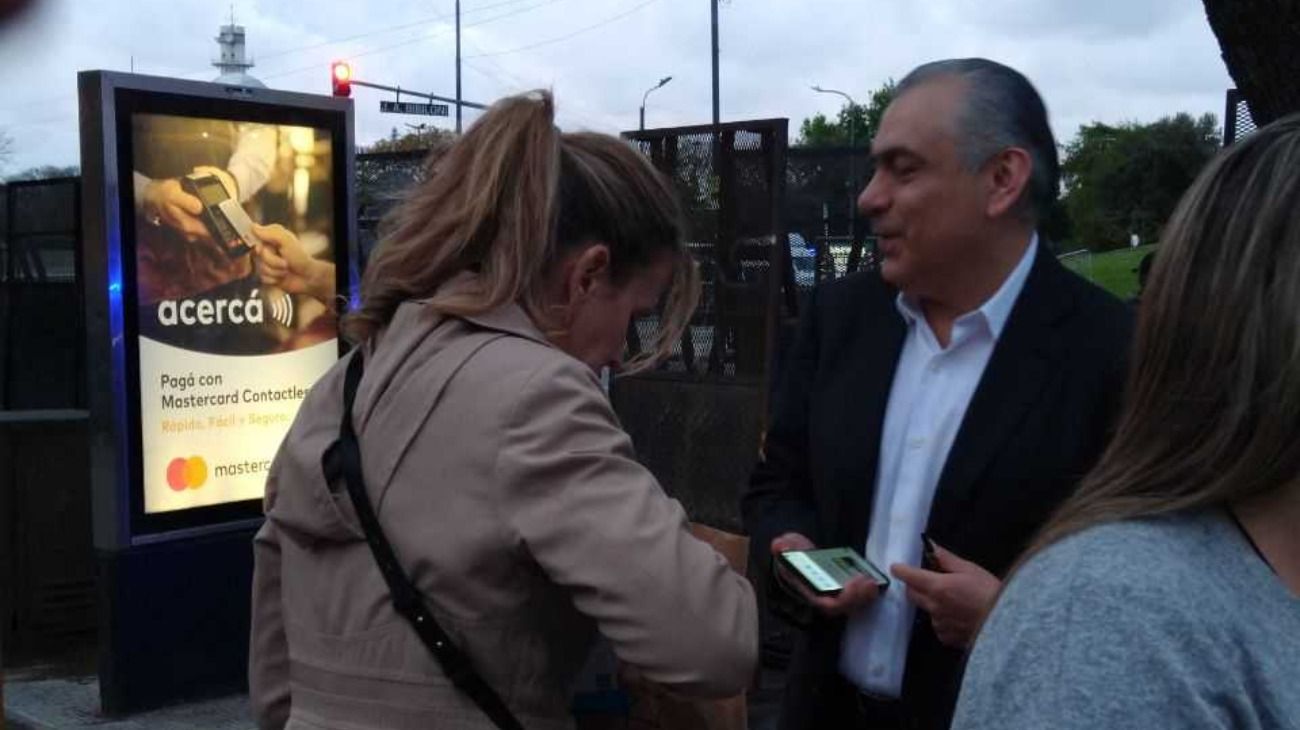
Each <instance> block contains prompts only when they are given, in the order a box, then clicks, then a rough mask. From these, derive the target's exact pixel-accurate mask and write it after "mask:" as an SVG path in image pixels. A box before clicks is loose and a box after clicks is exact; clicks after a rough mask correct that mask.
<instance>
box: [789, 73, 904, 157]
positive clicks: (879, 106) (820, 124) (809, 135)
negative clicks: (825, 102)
mask: <svg viewBox="0 0 1300 730" xmlns="http://www.w3.org/2000/svg"><path fill="white" fill-rule="evenodd" d="M895 87H896V84H894V80H893V79H890V80H888V81H886V82H885V83H884V84H883V85H881V87H880V88H878V89H876V90H875V91H873V92H871V100H870V101H868V102H867V103H866V104H850V103H848V102H845V103H844V106H843V107H841V108H840V111H839V114H838V115H837V116H836V118H835V121H831V120H829V119H827V118H826V115H825V114H822V113H820V112H818V113H817V114H814V115H813V116H811V117H809V118H808V119H805V120H803V122H802V123H801V124H800V125H799V139H798V141H796V142H795V146H796V147H848V146H849V122H850V120H851V121H852V123H853V127H852V131H853V135H852V136H853V144H854V146H856V147H867V146H869V145H870V144H871V138H872V137H875V136H876V130H877V129H879V128H880V118H881V117H882V116H884V115H885V109H886V108H887V107H888V106H889V103H890V102H891V101H893V100H894V93H895Z"/></svg>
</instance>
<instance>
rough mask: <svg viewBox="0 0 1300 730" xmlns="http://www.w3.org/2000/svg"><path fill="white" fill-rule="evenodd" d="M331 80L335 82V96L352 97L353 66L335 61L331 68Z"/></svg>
mask: <svg viewBox="0 0 1300 730" xmlns="http://www.w3.org/2000/svg"><path fill="white" fill-rule="evenodd" d="M330 80H331V81H333V82H334V95H335V96H352V65H351V64H349V63H346V62H344V61H335V62H334V63H333V65H331V66H330Z"/></svg>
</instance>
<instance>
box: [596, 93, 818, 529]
mask: <svg viewBox="0 0 1300 730" xmlns="http://www.w3.org/2000/svg"><path fill="white" fill-rule="evenodd" d="M786 130H787V122H786V120H784V119H774V120H761V121H752V122H735V123H729V124H723V125H719V126H717V127H714V126H698V127H678V128H670V129H656V130H644V131H638V132H627V133H625V134H624V137H625V138H626V139H628V140H629V141H630V142H631V143H632V144H634V145H636V146H637V147H638V148H640V149H641V151H642V152H643V153H644V154H645V155H646V156H647V157H648V158H649V159H650V160H651V162H652V163H653V164H654V165H655V167H657V168H658V169H659V170H661V171H662V172H663V173H664V174H665V175H667V176H668V177H669V179H671V180H672V181H673V184H674V185H675V186H676V188H677V190H678V194H679V195H680V197H681V199H682V200H683V202H684V204H685V207H686V209H687V217H688V228H687V246H688V248H689V250H690V251H691V253H692V254H693V255H694V256H695V258H696V261H697V262H698V264H699V266H700V273H701V278H702V279H703V285H704V290H703V294H702V300H701V305H700V307H699V308H698V309H697V311H696V313H695V316H694V318H693V319H692V321H691V323H690V325H689V327H688V328H687V331H686V332H685V333H684V334H683V336H682V338H681V339H680V341H678V342H677V343H675V344H674V346H673V350H672V354H671V357H670V358H669V359H668V360H667V361H665V362H664V363H663V364H662V365H661V366H660V367H659V369H658V370H655V371H653V372H648V373H643V374H638V375H635V376H629V377H620V378H617V379H615V381H614V384H613V386H612V388H611V397H612V399H613V403H614V408H615V410H616V411H617V412H618V414H619V417H620V418H621V419H622V421H623V425H624V427H625V428H626V429H627V430H628V433H629V434H631V436H632V440H633V442H634V443H635V444H636V446H637V450H638V458H640V459H641V461H642V463H644V464H645V465H646V466H647V467H648V468H649V469H650V470H651V471H652V472H654V474H655V475H656V477H657V478H658V479H659V481H660V483H662V484H663V485H664V487H665V488H666V489H667V490H668V491H669V492H670V493H672V494H673V495H674V496H676V497H677V498H678V499H680V500H681V501H682V502H683V504H684V505H685V506H686V509H687V511H688V513H689V514H690V515H691V517H692V519H695V520H697V521H700V522H705V523H708V524H711V525H714V526H716V527H721V528H724V529H730V530H738V529H739V515H738V511H737V505H738V502H739V493H740V489H741V488H742V487H743V485H744V484H745V482H746V480H747V478H748V474H749V470H750V469H751V468H752V466H753V463H754V460H755V458H756V457H757V454H758V448H759V443H760V441H761V438H762V428H763V419H764V412H765V409H766V401H767V389H766V381H767V376H768V371H769V367H770V365H771V363H772V361H773V354H774V349H775V347H776V340H777V338H776V332H777V323H778V321H779V319H780V317H781V313H782V309H784V308H785V306H786V304H785V302H784V298H783V297H782V292H793V291H794V283H793V275H792V271H793V270H792V267H791V263H790V248H789V245H788V243H787V238H786V231H785V222H784V215H785V207H784V204H783V203H784V197H785V183H786V175H785V173H786V151H787V150H786ZM658 325H659V322H658V318H657V317H654V316H651V317H646V318H643V319H640V320H637V321H636V322H634V323H633V325H632V328H631V331H630V332H629V337H628V341H629V348H630V349H631V350H632V352H633V354H635V353H636V352H637V351H639V349H640V348H641V347H643V346H644V344H645V343H646V342H648V341H649V339H650V338H651V337H653V336H654V333H655V331H656V330H657V328H658Z"/></svg>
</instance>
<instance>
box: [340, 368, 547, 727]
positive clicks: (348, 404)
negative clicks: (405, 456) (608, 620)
mask: <svg viewBox="0 0 1300 730" xmlns="http://www.w3.org/2000/svg"><path fill="white" fill-rule="evenodd" d="M364 367H365V366H364V364H363V361H362V352H361V349H360V348H357V350H356V352H355V353H353V355H352V361H351V362H349V363H348V369H347V375H346V376H345V378H344V381H343V422H342V423H341V424H340V425H339V439H338V441H336V442H334V444H333V445H332V446H330V448H329V450H328V451H326V453H325V458H324V467H325V474H326V477H327V478H329V477H332V476H335V475H338V474H339V472H340V471H341V472H342V476H343V478H344V481H345V482H346V484H347V489H348V496H350V497H351V498H352V506H353V507H354V508H355V509H356V511H357V519H358V520H360V521H361V529H362V530H363V531H364V532H365V533H366V543H367V544H369V545H370V552H372V553H374V556H375V562H376V563H378V564H379V572H380V573H382V574H383V576H384V582H386V583H387V584H388V591H389V593H390V594H391V595H392V598H393V608H395V609H396V610H397V613H399V614H401V616H402V618H405V619H406V620H407V622H408V623H410V624H411V627H412V628H414V629H415V633H416V634H417V635H419V637H420V641H422V642H424V645H425V646H426V647H428V649H429V652H430V653H432V654H433V656H434V658H435V659H437V660H438V664H440V665H441V666H442V671H443V673H445V674H446V675H447V677H448V678H449V679H451V681H452V684H454V685H456V688H457V689H459V690H460V691H461V692H464V693H465V694H466V695H468V696H469V698H470V699H472V700H474V704H476V705H478V706H479V709H481V710H482V711H483V712H484V714H486V715H487V716H488V718H489V719H491V720H492V723H493V724H495V725H496V726H497V727H498V728H500V729H501V730H523V725H520V724H519V721H518V720H516V719H515V716H514V715H513V714H512V713H511V712H510V708H508V707H506V704H505V702H503V701H502V700H501V697H500V696H499V695H498V694H497V693H496V691H495V690H493V689H492V687H491V685H489V684H488V683H487V681H485V680H484V679H483V677H482V676H481V675H479V673H478V671H476V670H475V669H474V665H473V663H471V662H470V659H469V657H468V656H467V655H466V654H465V653H464V652H462V651H461V650H460V649H458V648H457V647H456V645H455V644H453V643H452V641H451V639H450V638H449V637H448V636H447V633H446V632H445V631H443V630H442V627H441V626H439V625H438V622H436V621H434V620H433V615H432V614H430V613H429V610H428V609H427V608H426V607H425V605H424V601H423V599H422V598H421V597H420V593H419V591H417V590H416V588H415V586H414V585H412V584H411V579H410V578H408V577H407V576H406V573H405V572H404V571H403V570H402V567H401V565H400V564H399V563H398V562H397V555H396V554H395V553H394V552H393V546H392V545H391V544H389V542H388V538H387V537H385V536H384V531H383V529H381V528H380V526H379V519H378V518H377V517H376V516H375V510H374V508H373V507H371V505H370V498H369V497H368V496H367V495H366V486H365V481H364V480H363V479H362V476H361V446H360V444H359V443H358V442H357V435H356V432H355V431H354V430H353V428H352V403H353V401H354V400H355V399H356V396H357V385H358V384H359V383H360V382H361V375H362V372H363V370H364Z"/></svg>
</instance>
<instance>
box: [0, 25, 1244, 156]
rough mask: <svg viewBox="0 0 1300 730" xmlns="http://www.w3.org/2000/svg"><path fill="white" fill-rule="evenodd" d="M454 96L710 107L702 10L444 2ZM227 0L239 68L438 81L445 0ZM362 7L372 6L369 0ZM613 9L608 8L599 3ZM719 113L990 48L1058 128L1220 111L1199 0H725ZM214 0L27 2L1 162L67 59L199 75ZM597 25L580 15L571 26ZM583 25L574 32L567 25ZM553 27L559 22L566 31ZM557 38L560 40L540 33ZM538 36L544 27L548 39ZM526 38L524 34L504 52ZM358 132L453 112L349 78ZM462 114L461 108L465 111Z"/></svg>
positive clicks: (61, 125) (53, 102) (873, 81)
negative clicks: (422, 112)
mask: <svg viewBox="0 0 1300 730" xmlns="http://www.w3.org/2000/svg"><path fill="white" fill-rule="evenodd" d="M461 4H462V12H463V26H464V33H463V39H462V54H463V56H464V64H463V69H462V86H463V93H464V98H466V99H470V100H474V101H491V100H492V99H495V98H497V97H499V96H501V95H503V94H508V93H514V92H517V91H521V90H524V89H527V88H534V87H545V88H553V89H554V90H555V92H556V97H557V103H558V109H559V120H558V121H559V124H560V125H561V126H562V127H564V128H566V129H572V128H590V129H596V130H600V131H606V132H618V131H620V130H624V129H632V128H634V127H635V126H636V124H637V113H638V108H639V107H640V105H641V99H642V95H643V94H644V93H645V91H646V89H648V88H649V87H651V86H652V85H654V84H655V83H656V82H657V81H658V79H659V78H660V77H662V76H666V75H671V76H673V80H672V82H671V83H669V84H668V85H667V86H665V87H663V88H662V89H658V90H656V91H655V92H654V93H653V94H652V95H651V96H650V98H649V101H648V103H647V110H646V117H647V122H648V124H649V125H650V126H671V125H684V124H701V123H707V122H708V121H709V119H710V117H711V97H712V84H711V78H710V34H709V8H708V4H707V3H703V2H698V1H691V0H650V1H649V2H647V0H462V3H461ZM360 7H362V4H360V3H358V2H356V0H348V1H346V2H345V1H343V0H314V1H313V2H312V3H310V4H308V3H304V2H302V0H238V1H237V2H236V3H235V15H236V19H237V21H238V22H239V23H240V24H241V25H245V26H246V27H247V29H248V42H249V50H250V52H251V54H252V56H253V58H254V60H255V61H256V63H257V66H256V67H255V68H254V69H253V70H252V73H253V75H254V76H257V77H258V78H261V79H263V80H264V81H265V82H266V83H267V84H268V85H269V86H271V87H273V88H279V89H286V90H293V91H304V92H309V93H317V94H325V93H329V79H328V73H329V63H330V61H332V60H335V59H339V58H351V59H354V65H355V68H356V74H357V77H358V78H361V79H367V80H372V81H378V82H380V83H385V84H391V85H400V86H402V87H404V88H410V89H416V90H421V91H430V92H434V93H438V94H442V95H446V96H453V95H454V93H455V67H454V58H455V40H454V34H453V32H452V23H451V18H450V13H451V11H452V8H453V2H452V0H434V1H433V2H429V0H386V2H384V3H383V4H382V12H373V11H371V10H367V11H366V12H359V8H360ZM374 7H380V6H374ZM620 15H623V16H624V17H618V16H620ZM719 15H720V23H719V27H720V39H721V47H722V56H721V81H722V115H723V118H724V120H725V119H733V120H734V119H744V118H767V117H787V118H789V119H790V122H791V133H792V135H793V134H794V133H795V132H796V131H797V128H798V123H799V121H800V120H802V119H803V118H804V117H807V116H809V115H811V114H813V113H815V112H818V111H820V112H825V113H834V112H835V111H836V110H837V109H838V108H839V105H840V101H841V100H840V99H839V98H838V97H835V96H829V95H824V94H817V93H814V92H812V91H811V90H810V89H809V88H808V87H809V86H810V85H811V84H821V85H823V86H826V87H832V88H838V89H842V90H844V91H847V92H848V93H850V94H852V95H854V96H855V97H857V98H858V99H859V100H865V99H866V98H867V97H868V96H869V94H870V93H871V91H872V90H873V89H875V88H877V87H878V86H879V85H880V84H881V83H883V82H884V81H885V80H886V79H888V78H891V77H892V78H895V79H897V78H900V77H901V76H902V75H903V74H905V73H906V72H907V71H908V70H910V69H911V68H913V67H914V66H916V65H918V64H920V63H923V62H926V61H930V60H934V59H937V58H950V57H956V56H968V55H979V56H986V57H990V58H994V59H997V60H1001V61H1004V62H1006V63H1009V64H1011V65H1013V66H1016V67H1017V68H1019V69H1021V70H1022V71H1024V72H1025V74H1026V75H1027V76H1028V77H1029V78H1030V79H1031V80H1032V81H1033V82H1034V83H1035V84H1036V85H1037V86H1038V88H1039V90H1040V91H1041V92H1042V94H1043V96H1044V98H1045V99H1046V101H1047V104H1048V107H1049V109H1050V111H1051V113H1052V119H1053V123H1054V127H1055V129H1056V132H1057V135H1058V137H1059V138H1061V139H1062V141H1064V140H1066V139H1068V138H1069V137H1071V136H1072V135H1073V133H1074V131H1075V130H1076V129H1077V128H1078V126H1079V125H1080V124H1083V123H1086V122H1089V121H1092V120H1101V121H1109V122H1115V121H1123V120H1151V119H1155V118H1157V117H1159V116H1163V115H1167V114H1173V113H1175V112H1178V111H1189V112H1192V113H1195V114H1201V113H1204V112H1207V111H1209V112H1214V113H1216V114H1221V113H1222V107H1223V92H1224V90H1225V89H1226V88H1228V87H1230V86H1231V85H1232V84H1231V81H1230V79H1229V78H1228V75H1227V73H1226V71H1225V70H1224V68H1223V63H1222V61H1221V60H1220V58H1219V49H1218V45H1217V43H1216V41H1215V40H1214V37H1213V35H1212V34H1211V32H1210V30H1209V27H1208V25H1207V23H1206V21H1205V17H1204V13H1203V11H1202V9H1201V5H1200V3H1198V2H1192V1H1190V0H1123V1H1121V0H1092V1H1091V2H1087V3H1084V2H1077V0H985V2H982V3H972V2H969V0H926V1H925V2H910V3H870V4H868V3H863V2H861V0H818V2H815V3H814V2H809V1H808V0H804V1H803V2H791V0H731V2H725V3H724V4H723V5H722V6H721V10H720V13H719ZM228 16H229V5H228V4H226V3H189V2H176V1H175V0H131V1H130V2H125V1H124V2H115V3H114V4H113V12H106V11H105V4H104V2H103V0H44V1H43V2H41V3H40V4H39V5H38V7H37V9H36V10H35V11H34V12H33V13H31V14H29V17H28V18H26V19H25V20H24V21H23V22H21V23H15V24H14V25H13V26H12V27H11V28H9V29H7V30H6V32H5V33H4V35H3V37H2V39H3V40H2V42H0V64H4V65H3V67H4V68H6V69H9V70H10V71H9V73H6V74H5V75H4V76H3V77H0V129H2V130H4V131H5V132H6V133H7V134H9V135H10V136H11V137H13V138H14V140H15V147H16V150H15V153H16V154H15V159H14V160H13V161H12V162H11V163H10V165H9V171H10V172H12V171H15V170H18V169H22V168H24V167H31V166H35V165H40V164H60V165H63V164H72V163H75V162H76V161H77V157H78V143H77V103H76V72H77V71H78V70H79V69H91V68H109V69H114V70H121V71H125V70H128V69H129V68H130V66H131V63H132V59H134V63H135V69H136V71H137V72H143V73H150V74H160V75H186V76H188V77H189V78H196V79H211V78H213V77H214V76H215V75H216V70H215V69H213V68H212V67H211V65H210V62H211V60H212V58H213V57H214V56H215V54H216V43H215V41H214V40H213V39H214V37H215V35H216V33H217V28H218V26H219V25H221V24H223V23H225V22H228ZM592 26H596V27H594V28H593V29H591V30H584V29H586V28H590V27H592ZM579 31H582V32H579ZM566 36H572V37H568V38H566ZM557 39H562V40H557ZM550 41H555V42H550ZM528 46H535V47H532V48H528V49H527V50H516V49H520V48H524V47H528ZM354 97H355V99H356V109H357V116H356V120H357V134H358V142H359V143H361V144H365V143H369V142H372V141H374V140H375V139H377V138H380V137H383V136H386V135H387V134H388V132H389V130H390V129H392V128H393V127H397V128H398V129H402V128H403V125H405V124H407V123H422V122H423V123H428V122H432V123H434V124H436V125H438V126H441V127H444V128H449V127H450V126H451V125H452V120H451V119H450V118H448V119H437V118H434V119H430V118H412V117H404V116H395V115H387V114H380V113H379V111H378V106H379V101H380V99H382V98H391V97H390V96H389V95H387V94H385V93H382V92H376V91H370V90H356V91H355V92H354ZM473 118H474V114H473V113H471V112H467V121H469V120H472V119H473Z"/></svg>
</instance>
